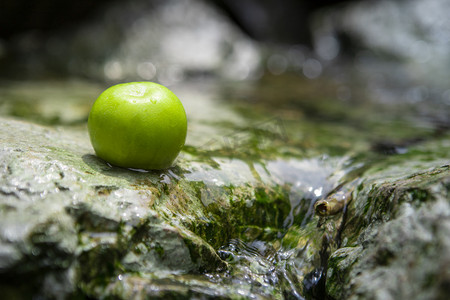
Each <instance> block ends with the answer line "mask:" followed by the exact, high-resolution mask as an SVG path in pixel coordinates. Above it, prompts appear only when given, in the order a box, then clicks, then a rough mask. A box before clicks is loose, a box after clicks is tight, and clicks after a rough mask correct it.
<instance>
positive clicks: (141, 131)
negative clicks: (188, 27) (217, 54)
mask: <svg viewBox="0 0 450 300" xmlns="http://www.w3.org/2000/svg"><path fill="white" fill-rule="evenodd" d="M88 131H89V136H90V138H91V143H92V146H93V147H94V150H95V153H96V154H97V156H98V157H100V158H102V159H104V160H105V161H107V162H109V163H111V164H113V165H116V166H120V167H125V168H136V169H146V170H157V169H166V168H169V167H170V166H172V164H173V162H174V160H175V158H176V157H177V156H178V154H179V153H180V151H181V148H182V147H183V145H184V143H185V140H186V133H187V119H186V113H185V111H184V107H183V105H182V103H181V101H180V100H179V99H178V98H177V96H175V94H174V93H172V92H171V91H170V90H169V89H168V88H166V87H164V86H162V85H159V84H157V83H153V82H130V83H123V84H118V85H114V86H112V87H110V88H108V89H107V90H105V91H104V92H103V93H102V94H101V95H100V96H99V97H98V98H97V100H96V101H95V103H94V105H93V106H92V109H91V112H90V113H89V119H88Z"/></svg>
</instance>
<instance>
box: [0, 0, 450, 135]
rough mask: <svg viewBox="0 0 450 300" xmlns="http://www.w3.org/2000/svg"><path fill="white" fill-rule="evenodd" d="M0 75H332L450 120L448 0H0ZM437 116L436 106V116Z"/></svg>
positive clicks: (353, 91) (101, 78)
mask: <svg viewBox="0 0 450 300" xmlns="http://www.w3.org/2000/svg"><path fill="white" fill-rule="evenodd" d="M0 5H1V7H0V78H2V79H3V80H25V79H26V80H42V79H45V80H47V79H55V78H57V79H61V78H78V79H86V80H90V81H97V82H101V83H106V84H112V83H116V82H124V81H133V80H150V81H156V82H159V83H162V84H164V85H167V86H170V85H173V84H176V83H180V82H186V81H189V80H199V79H200V80H204V79H208V80H210V79H213V80H219V81H236V82H241V81H257V80H261V78H264V77H267V76H280V75H286V74H290V75H293V76H296V78H297V79H298V80H299V82H300V81H301V80H320V79H321V78H324V77H326V78H332V79H333V80H334V81H335V82H337V84H336V87H335V91H334V92H333V93H334V96H335V97H336V98H337V99H341V100H342V101H349V100H351V99H354V98H355V95H357V93H358V91H357V90H359V89H361V88H363V89H364V92H363V93H364V95H366V96H367V98H371V100H375V101H379V102H383V103H392V102H394V103H398V102H401V103H412V104H414V105H421V104H424V105H421V106H420V107H421V110H423V111H422V112H423V113H424V114H425V115H427V118H432V119H433V120H434V122H437V123H439V124H440V126H444V127H445V126H447V125H448V117H449V115H448V110H449V106H450V84H449V75H450V74H449V73H450V18H449V17H448V16H449V15H450V2H449V1H448V0H427V1H421V0H411V1H404V0H382V1H369V0H359V1H342V0H320V1H305V0H285V1H276V0H264V1H257V0H239V1H238V0H214V1H202V0H168V1H162V0H129V1H104V0H101V1H100V0H99V1H90V0H80V1H69V2H61V1H57V0H40V1H39V0H38V1H26V0H3V1H2V2H1V4H0ZM430 116H431V117H430Z"/></svg>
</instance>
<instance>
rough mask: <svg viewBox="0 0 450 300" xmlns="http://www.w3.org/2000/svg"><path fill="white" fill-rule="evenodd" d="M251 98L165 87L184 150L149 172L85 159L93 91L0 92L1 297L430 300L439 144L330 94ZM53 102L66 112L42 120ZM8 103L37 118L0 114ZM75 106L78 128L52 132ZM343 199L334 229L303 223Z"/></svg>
mask: <svg viewBox="0 0 450 300" xmlns="http://www.w3.org/2000/svg"><path fill="white" fill-rule="evenodd" d="M264 80H265V81H264ZM264 80H263V81H261V82H259V83H254V84H246V85H239V84H236V85H235V86H233V89H231V88H230V87H229V86H227V85H226V84H223V85H217V84H213V83H208V84H204V83H196V82H191V83H189V84H187V85H177V86H174V87H173V90H174V92H175V93H176V94H177V95H178V96H179V97H180V99H182V101H183V104H184V106H185V107H186V111H187V115H188V119H189V132H188V140H187V144H186V146H185V148H184V150H183V151H182V153H181V155H180V157H179V158H178V160H177V163H176V165H175V166H174V167H172V168H170V169H167V170H164V171H159V172H154V171H150V172H147V171H142V170H128V169H123V168H117V167H114V166H111V165H109V164H107V163H106V162H104V161H102V160H100V159H98V158H97V157H96V156H95V155H94V152H93V149H92V147H91V145H90V142H89V138H88V135H87V130H86V124H85V122H84V121H83V120H85V116H87V114H88V111H89V108H90V105H91V104H92V101H93V100H94V99H95V98H96V96H97V95H98V94H97V93H98V91H100V90H102V87H100V86H97V85H93V84H88V83H83V82H76V83H74V82H60V83H57V84H55V83H54V82H47V83H46V82H40V83H39V84H37V83H33V84H29V83H20V84H19V83H15V84H8V85H7V87H6V86H3V88H2V89H1V91H0V93H1V95H2V98H1V103H0V111H1V114H2V117H0V137H1V144H0V172H1V173H0V175H1V177H0V279H1V283H0V290H2V291H3V293H4V295H6V296H7V297H8V298H11V299H14V298H19V299H20V298H27V297H31V296H42V297H45V298H58V297H61V296H63V297H64V296H65V297H93V298H103V297H117V298H120V299H130V298H140V297H155V298H161V299H166V298H170V297H171V298H177V297H178V298H187V297H191V298H195V297H204V298H226V299H228V298H232V299H236V298H244V299H255V298H256V299H286V298H288V299H291V298H292V299H302V298H313V299H314V298H315V299H320V298H323V297H332V298H335V299H348V298H352V299H360V298H380V299H381V298H383V299H398V298H406V297H410V298H420V299H426V298H429V297H431V298H439V297H443V296H442V295H446V293H448V291H447V290H446V286H448V285H447V283H448V282H449V280H450V277H449V275H448V272H447V271H446V268H445V266H446V265H448V264H449V262H450V260H449V259H450V258H449V257H448V255H447V253H450V251H449V250H450V242H449V240H448V237H449V236H450V235H449V234H448V233H449V232H448V229H449V228H450V227H449V226H448V223H449V222H450V221H449V216H450V208H449V194H448V191H449V176H450V174H449V166H448V163H449V156H448V153H450V151H449V150H450V149H449V148H450V141H449V136H448V133H447V132H445V131H439V132H438V133H437V131H436V130H435V128H434V127H433V122H428V121H427V120H422V119H420V118H418V116H417V115H416V114H413V113H410V114H408V115H406V114H405V113H403V114H402V113H401V112H405V111H408V110H404V109H403V108H404V107H402V108H401V109H400V111H397V109H398V107H387V106H381V105H380V104H374V103H371V102H365V103H362V104H359V105H356V104H355V103H347V104H345V103H341V102H336V100H335V99H334V98H333V96H330V95H334V93H335V86H334V85H333V84H332V83H329V82H325V81H323V82H315V83H314V82H302V81H301V80H300V81H299V80H298V79H295V80H292V78H290V77H289V76H286V77H283V78H270V77H269V78H265V79H264ZM30 89H31V90H34V92H33V95H34V96H33V97H30V96H26V92H25V91H27V90H28V91H29V90H30ZM68 90H73V91H74V93H73V94H72V96H73V97H67V98H65V102H64V105H59V106H56V105H55V106H53V105H50V104H49V105H42V103H45V102H48V103H52V101H53V100H52V97H51V95H60V94H64V93H63V91H65V93H67V91H68ZM318 90H321V92H320V93H318V92H317V91H318ZM55 98H57V97H55ZM17 99H22V100H23V101H24V102H26V103H27V105H30V106H32V105H36V107H40V108H42V110H35V109H32V110H30V111H34V113H33V114H28V113H14V112H15V111H17V110H16V108H15V105H19V106H20V105H23V104H22V103H21V102H20V101H16V100H17ZM311 99H316V101H311ZM347 105H348V106H347ZM73 106H77V107H79V108H80V110H72V111H73V112H74V114H73V115H70V114H67V117H64V118H59V119H54V118H52V117H51V113H50V112H52V113H54V115H64V114H63V113H62V112H65V111H66V110H67V108H68V107H73ZM46 107H50V108H51V110H50V112H49V111H48V110H46V109H45V108H46ZM349 107H352V109H351V110H349V109H348V108H349ZM374 107H375V108H377V109H376V110H374ZM200 108H201V109H200ZM368 110H370V111H373V113H371V114H368V113H367V111H368ZM49 116H50V117H49ZM411 120H412V121H411ZM427 122H428V123H427ZM355 124H358V125H357V126H355ZM383 137H384V138H385V139H384V140H383V139H382V138H383ZM386 140H387V141H388V142H389V143H388V142H386ZM388 150H389V151H388ZM341 192H342V193H345V194H347V195H349V198H348V201H347V202H346V205H344V206H342V208H341V209H339V210H337V211H336V213H334V214H330V215H327V214H323V215H322V216H319V214H316V213H315V212H314V204H315V202H316V201H318V200H324V199H329V198H327V197H331V196H333V195H338V193H341ZM387 283H388V284H387Z"/></svg>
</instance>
